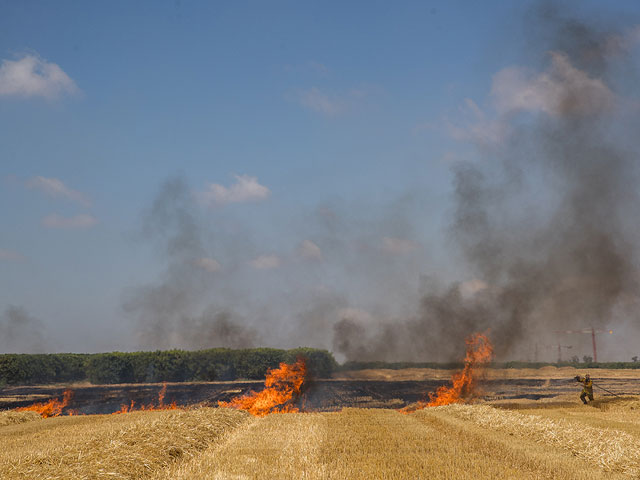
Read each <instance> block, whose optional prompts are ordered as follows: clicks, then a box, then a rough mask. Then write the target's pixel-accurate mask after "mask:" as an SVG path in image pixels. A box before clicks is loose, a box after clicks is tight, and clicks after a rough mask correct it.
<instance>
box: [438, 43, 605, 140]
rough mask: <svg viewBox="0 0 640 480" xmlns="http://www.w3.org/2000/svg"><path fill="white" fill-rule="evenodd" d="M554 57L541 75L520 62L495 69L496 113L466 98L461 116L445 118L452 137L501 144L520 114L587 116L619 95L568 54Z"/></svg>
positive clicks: (554, 53)
mask: <svg viewBox="0 0 640 480" xmlns="http://www.w3.org/2000/svg"><path fill="white" fill-rule="evenodd" d="M550 58H551V63H550V65H549V67H548V68H547V70H546V71H544V72H541V73H538V72H532V71H531V70H528V69H525V68H522V67H517V66H512V67H507V68H504V69H502V70H500V71H499V72H498V73H496V74H495V75H494V77H493V82H492V86H491V100H492V107H493V111H492V114H490V115H487V113H485V111H484V110H483V109H481V108H480V107H479V106H478V105H477V104H476V103H475V102H474V101H473V100H471V99H469V98H467V99H465V102H464V105H463V106H461V107H460V117H461V118H459V119H458V120H457V121H456V122H455V123H452V122H448V121H447V122H446V127H447V129H448V132H449V134H450V135H451V137H453V138H454V139H456V140H461V141H471V142H474V143H476V144H478V145H480V146H492V145H498V144H500V143H502V142H503V141H504V139H505V138H506V137H507V135H508V133H509V125H510V122H511V118H510V117H511V116H512V115H513V114H515V113H518V112H533V113H544V114H546V115H550V116H585V115H591V114H597V113H600V112H603V111H606V110H607V109H609V108H610V107H611V106H612V105H613V104H614V102H615V95H614V93H613V92H612V91H611V90H610V89H609V88H608V87H607V86H606V85H605V83H604V82H603V81H602V80H601V79H598V78H592V77H590V76H589V75H588V74H587V73H586V72H583V71H582V70H579V69H577V68H576V67H574V66H573V65H572V64H571V62H570V60H569V58H568V57H567V55H565V54H564V53H559V52H551V53H550Z"/></svg>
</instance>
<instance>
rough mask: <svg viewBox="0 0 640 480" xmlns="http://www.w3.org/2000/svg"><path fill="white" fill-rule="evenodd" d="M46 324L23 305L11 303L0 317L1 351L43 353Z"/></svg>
mask: <svg viewBox="0 0 640 480" xmlns="http://www.w3.org/2000/svg"><path fill="white" fill-rule="evenodd" d="M45 343H46V341H45V335H44V324H43V323H42V322H41V321H40V320H38V319H37V318H34V317H32V316H30V315H29V314H28V313H27V311H26V310H25V309H24V308H22V307H16V306H13V305H10V306H9V307H7V309H6V310H5V311H4V313H3V315H2V317H0V352H1V353H43V352H44V351H45Z"/></svg>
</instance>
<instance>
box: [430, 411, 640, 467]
mask: <svg viewBox="0 0 640 480" xmlns="http://www.w3.org/2000/svg"><path fill="white" fill-rule="evenodd" d="M441 408H442V409H443V412H444V413H445V414H446V415H450V416H453V417H457V418H460V419H463V420H466V421H470V422H473V423H475V424H477V425H480V426H482V427H485V428H487V429H491V430H492V431H497V432H502V433H506V434H508V435H514V436H518V437H526V438H528V439H531V440H533V441H535V442H539V443H543V444H546V445H549V446H552V447H556V448H561V449H563V450H566V451H569V452H570V453H571V454H573V455H577V456H580V457H581V458H583V459H584V461H585V462H587V463H591V464H594V465H597V466H599V467H601V468H602V469H604V470H605V471H607V472H622V473H624V474H626V475H629V476H632V477H637V476H638V474H640V445H639V444H638V442H637V439H636V438H635V437H633V436H632V435H629V434H628V433H625V432H621V431H617V430H605V429H598V428H594V427H590V426H587V425H584V424H579V423H576V422H570V421H567V420H564V419H558V420H552V419H549V418H543V417H542V416H540V415H530V414H522V413H519V412H514V411H508V410H501V409H496V408H493V407H489V406H486V405H473V406H472V405H449V406H446V407H441Z"/></svg>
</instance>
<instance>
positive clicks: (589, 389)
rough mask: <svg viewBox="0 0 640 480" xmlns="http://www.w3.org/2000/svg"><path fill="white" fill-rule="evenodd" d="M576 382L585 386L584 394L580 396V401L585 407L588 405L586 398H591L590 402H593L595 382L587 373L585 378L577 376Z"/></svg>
mask: <svg viewBox="0 0 640 480" xmlns="http://www.w3.org/2000/svg"><path fill="white" fill-rule="evenodd" d="M576 381H577V382H580V383H582V385H583V387H582V393H581V394H580V400H582V403H584V404H585V405H586V404H587V398H586V397H589V401H590V402H593V380H591V377H590V376H589V374H588V373H587V374H586V375H585V376H584V377H581V376H580V375H576Z"/></svg>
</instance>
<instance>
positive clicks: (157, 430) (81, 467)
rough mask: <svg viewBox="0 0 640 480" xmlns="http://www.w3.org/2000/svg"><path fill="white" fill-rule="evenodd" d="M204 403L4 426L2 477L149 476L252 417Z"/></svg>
mask: <svg viewBox="0 0 640 480" xmlns="http://www.w3.org/2000/svg"><path fill="white" fill-rule="evenodd" d="M251 419H252V417H250V416H249V415H248V414H247V413H245V412H239V411H235V410H223V409H212V408H203V409H197V410H190V411H181V410H169V411H159V412H133V413H129V414H124V415H108V416H105V415H100V416H85V417H57V418H51V419H46V420H41V421H33V422H29V423H23V424H20V425H13V426H5V427H2V428H1V429H0V478H2V479H3V480H5V479H6V480H10V479H29V480H39V479H65V480H66V479H100V478H111V479H113V478H116V479H144V478H148V477H150V476H151V475H152V474H153V473H154V472H155V471H156V470H159V469H164V468H166V467H168V466H169V465H171V464H174V463H177V462H181V461H185V460H188V459H189V458H191V457H193V456H194V455H195V454H197V453H198V452H199V451H201V450H204V449H206V448H207V447H208V446H209V445H210V444H211V443H212V442H215V441H216V440H219V439H220V438H221V437H222V436H223V435H224V434H225V433H227V432H229V431H231V430H233V429H234V428H236V427H237V426H239V425H241V424H242V423H244V422H247V421H250V420H251Z"/></svg>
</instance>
